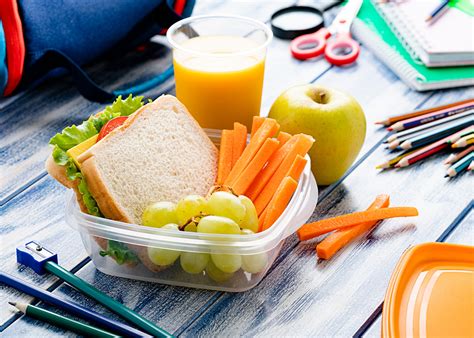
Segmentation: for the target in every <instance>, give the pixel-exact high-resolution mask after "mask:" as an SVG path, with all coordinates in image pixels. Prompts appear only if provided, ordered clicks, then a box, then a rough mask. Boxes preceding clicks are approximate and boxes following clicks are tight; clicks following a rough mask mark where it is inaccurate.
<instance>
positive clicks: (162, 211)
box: [142, 202, 178, 228]
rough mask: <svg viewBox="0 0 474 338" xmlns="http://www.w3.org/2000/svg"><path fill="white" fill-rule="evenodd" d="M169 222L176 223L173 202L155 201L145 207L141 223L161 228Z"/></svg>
mask: <svg viewBox="0 0 474 338" xmlns="http://www.w3.org/2000/svg"><path fill="white" fill-rule="evenodd" d="M169 223H178V218H177V217H176V211H175V205H174V203H171V202H157V203H153V204H151V205H149V206H147V207H146V208H145V211H144V212H143V215H142V224H143V225H146V226H149V227H156V228H161V227H162V226H163V225H165V224H169Z"/></svg>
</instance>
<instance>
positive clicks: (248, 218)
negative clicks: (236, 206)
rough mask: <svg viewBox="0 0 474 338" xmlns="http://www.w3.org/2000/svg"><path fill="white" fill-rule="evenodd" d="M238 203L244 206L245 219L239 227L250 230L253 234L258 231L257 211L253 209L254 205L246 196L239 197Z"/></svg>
mask: <svg viewBox="0 0 474 338" xmlns="http://www.w3.org/2000/svg"><path fill="white" fill-rule="evenodd" d="M239 200H240V202H242V204H243V205H244V206H245V217H244V220H243V221H242V223H241V224H240V226H241V227H242V228H244V229H250V230H252V231H253V232H257V231H258V215H257V209H255V205H254V204H253V202H252V200H251V199H250V198H248V197H247V196H244V195H240V196H239Z"/></svg>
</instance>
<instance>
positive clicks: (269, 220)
mask: <svg viewBox="0 0 474 338" xmlns="http://www.w3.org/2000/svg"><path fill="white" fill-rule="evenodd" d="M297 186H298V182H297V181H296V180H295V179H293V178H291V177H289V176H287V177H285V178H284V179H283V181H281V183H280V185H279V186H278V189H277V191H276V192H275V195H274V196H273V198H272V200H271V201H270V203H269V204H268V207H267V208H266V210H267V212H266V216H265V220H264V222H263V227H262V231H265V230H267V229H268V228H270V227H271V226H272V225H273V223H275V222H276V220H277V219H278V217H280V215H281V214H282V213H283V211H285V209H286V206H287V205H288V203H289V202H290V199H291V196H293V193H294V192H295V190H296V187H297Z"/></svg>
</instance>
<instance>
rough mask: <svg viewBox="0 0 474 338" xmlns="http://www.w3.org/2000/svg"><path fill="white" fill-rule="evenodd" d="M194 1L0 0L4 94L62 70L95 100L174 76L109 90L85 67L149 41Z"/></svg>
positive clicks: (186, 12) (167, 73)
mask: <svg viewBox="0 0 474 338" xmlns="http://www.w3.org/2000/svg"><path fill="white" fill-rule="evenodd" d="M194 4H195V0H115V1H110V0H109V1H107V0H81V1H77V0H1V1H0V96H1V95H3V96H8V95H10V94H12V93H14V92H15V91H16V90H18V88H20V87H25V86H27V85H28V84H30V83H31V82H33V81H35V80H38V79H41V78H44V77H45V76H46V75H47V74H48V73H50V72H51V71H52V70H55V69H58V68H63V69H65V70H67V71H68V72H69V73H70V74H71V75H72V78H73V79H74V82H75V85H76V86H77V89H78V90H79V92H80V93H81V94H82V95H83V96H84V97H85V98H87V99H89V100H92V101H97V102H108V101H112V100H113V99H114V98H115V97H116V96H117V95H120V94H126V93H132V92H133V93H136V92H140V91H144V90H147V89H150V88H152V87H154V86H156V85H158V84H160V83H162V82H164V81H165V80H166V79H167V78H169V77H170V76H172V74H173V68H172V66H170V67H169V68H168V69H167V70H165V71H164V72H163V73H162V74H159V75H158V76H156V77H154V78H152V79H149V80H147V81H146V82H144V83H141V84H139V85H137V86H134V87H133V88H128V89H125V90H120V91H114V92H108V91H106V90H104V89H103V88H101V87H100V86H99V85H97V84H96V83H95V82H94V81H93V80H92V79H91V78H90V77H89V76H88V75H87V74H86V73H85V72H84V70H83V69H82V68H81V66H82V65H84V64H86V63H90V62H92V61H93V60H96V59H97V58H99V57H101V56H103V55H104V54H105V53H107V52H110V51H113V52H114V53H121V52H123V51H124V50H130V49H131V48H134V47H137V46H138V45H140V44H142V43H144V42H146V41H147V40H149V39H150V38H151V37H152V36H154V35H156V34H164V33H165V32H166V29H167V28H168V27H169V26H171V25H172V24H173V23H175V22H176V21H178V20H181V19H182V18H183V17H188V16H190V15H191V12H192V9H193V7H194Z"/></svg>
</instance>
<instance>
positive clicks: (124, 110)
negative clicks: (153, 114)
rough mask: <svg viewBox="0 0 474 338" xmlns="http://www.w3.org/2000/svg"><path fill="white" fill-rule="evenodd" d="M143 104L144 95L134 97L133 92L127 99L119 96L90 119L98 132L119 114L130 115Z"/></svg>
mask: <svg viewBox="0 0 474 338" xmlns="http://www.w3.org/2000/svg"><path fill="white" fill-rule="evenodd" d="M142 106H143V96H135V97H133V96H132V95H131V94H130V95H129V96H128V97H127V98H126V99H125V100H123V99H122V96H119V97H118V98H117V99H116V100H115V101H114V103H112V104H111V105H110V106H107V107H105V109H104V111H103V112H102V113H100V114H99V115H98V116H91V117H90V119H89V120H91V122H92V123H93V124H94V127H95V128H96V129H97V130H98V132H99V131H100V130H101V129H102V127H103V126H104V124H106V123H107V122H109V121H110V120H112V119H113V118H115V117H118V116H129V115H130V114H133V113H134V112H136V111H137V110H138V109H139V108H140V107H142Z"/></svg>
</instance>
